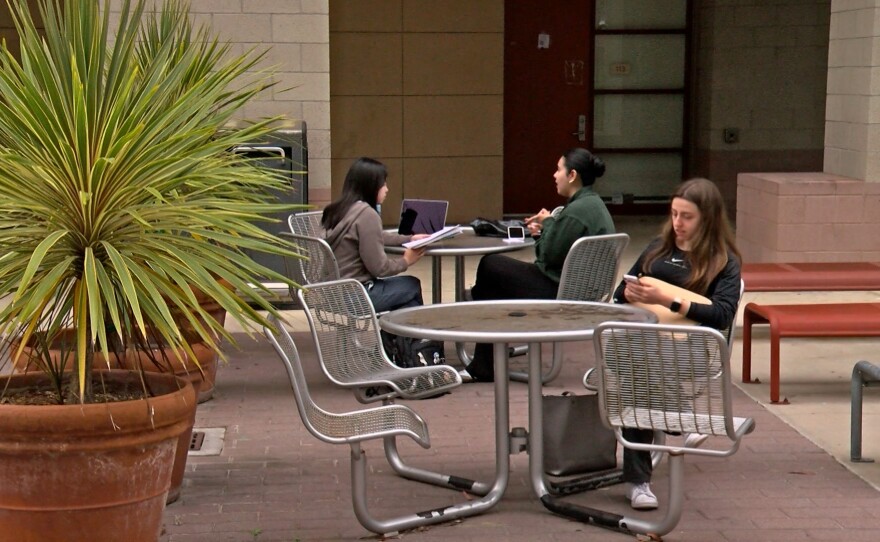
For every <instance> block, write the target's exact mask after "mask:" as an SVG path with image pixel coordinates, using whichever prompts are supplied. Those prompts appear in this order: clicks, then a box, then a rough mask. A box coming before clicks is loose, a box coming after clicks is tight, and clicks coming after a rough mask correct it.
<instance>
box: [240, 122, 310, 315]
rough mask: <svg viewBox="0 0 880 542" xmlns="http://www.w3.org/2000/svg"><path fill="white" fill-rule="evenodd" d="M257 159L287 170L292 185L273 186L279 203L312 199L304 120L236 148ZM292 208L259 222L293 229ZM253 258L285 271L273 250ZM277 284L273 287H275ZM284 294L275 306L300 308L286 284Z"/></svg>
mask: <svg viewBox="0 0 880 542" xmlns="http://www.w3.org/2000/svg"><path fill="white" fill-rule="evenodd" d="M235 152H237V153H242V154H245V155H246V156H248V157H249V158H253V159H255V160H257V161H258V162H259V163H260V164H261V165H263V166H266V167H270V168H277V169H279V170H282V171H283V172H284V175H285V177H286V178H288V179H289V180H290V185H289V187H288V188H286V189H285V190H273V191H272V192H273V193H274V195H275V197H276V199H277V200H278V202H279V203H290V204H307V203H308V202H309V173H308V164H309V147H308V137H307V130H306V123H305V121H295V122H290V123H288V124H286V125H285V126H283V127H281V128H279V129H278V130H275V131H274V132H272V134H271V135H270V136H269V137H267V138H266V139H264V140H261V141H258V142H254V143H248V144H246V145H242V146H240V147H237V148H236V149H235ZM289 214H290V213H289V212H281V213H277V214H275V215H274V216H272V218H275V219H277V220H279V222H269V221H262V222H257V223H256V224H257V225H258V226H259V227H260V228H261V229H263V230H264V231H267V232H269V233H272V234H277V233H279V232H287V231H290V230H289V228H288V226H287V217H288V215H289ZM250 256H251V258H253V259H254V261H256V262H258V263H260V264H262V265H264V266H266V267H268V268H269V269H272V270H274V271H277V272H279V273H281V274H285V273H286V270H285V265H284V258H282V257H280V256H276V255H272V254H265V253H258V252H254V253H251V254H250ZM275 289H276V288H273V290H275ZM277 290H278V293H279V294H281V295H283V296H284V298H285V301H281V302H275V303H273V304H274V305H275V306H276V307H278V308H281V309H285V308H297V307H298V305H297V304H296V303H293V302H292V301H290V300H289V299H288V297H289V293H288V292H287V289H286V288H279V289H277Z"/></svg>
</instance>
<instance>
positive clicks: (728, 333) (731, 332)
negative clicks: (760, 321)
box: [584, 279, 746, 391]
mask: <svg viewBox="0 0 880 542" xmlns="http://www.w3.org/2000/svg"><path fill="white" fill-rule="evenodd" d="M745 291H746V282H745V281H744V280H742V279H740V281H739V299H738V300H737V302H736V307H735V308H734V310H733V320H731V321H730V325H729V326H727V329H725V330H724V331H723V332H722V334H723V335H724V337H725V339H726V340H727V348H728V349H731V348H733V340H734V339H735V338H736V315H737V313H738V312H739V306H740V305H741V304H742V298H743V294H744V293H745ZM598 376H599V374H598V372H597V371H596V368H595V367H592V368H590V369H587V372H586V373H584V387H585V388H587V389H588V390H590V391H596V390H598V389H599V383H598V380H597V378H598Z"/></svg>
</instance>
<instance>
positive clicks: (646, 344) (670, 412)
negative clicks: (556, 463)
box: [542, 322, 755, 535]
mask: <svg viewBox="0 0 880 542" xmlns="http://www.w3.org/2000/svg"><path fill="white" fill-rule="evenodd" d="M593 343H594V346H595V350H596V362H597V364H598V368H599V404H600V407H601V411H602V417H603V422H604V423H605V424H606V425H607V426H609V427H611V428H613V429H614V431H615V434H616V436H617V440H618V442H620V443H621V444H622V445H623V446H624V447H626V448H630V449H633V450H643V451H648V452H663V453H666V454H667V455H668V456H669V476H670V481H669V494H668V499H667V502H668V504H667V509H666V515H665V516H664V517H663V518H662V519H659V520H648V519H644V518H631V517H626V516H621V515H618V514H614V513H611V512H606V511H600V510H595V509H591V508H585V507H580V506H576V505H572V504H570V503H564V502H561V501H560V500H559V499H558V498H556V497H550V496H548V497H546V498H545V499H542V500H543V501H544V504H545V506H547V508H549V509H550V510H553V511H554V512H558V513H561V514H564V515H568V516H575V517H578V518H579V519H581V520H583V521H589V522H592V523H595V524H598V525H600V526H603V527H607V528H611V529H615V530H620V531H623V532H627V533H642V534H654V535H663V534H666V533H668V532H670V531H671V530H672V529H673V528H675V526H676V524H678V521H679V519H680V518H681V511H682V504H683V500H684V498H683V488H682V486H683V482H684V466H683V461H684V455H685V454H696V455H703V456H709V457H728V456H731V455H733V454H734V453H736V451H737V450H738V449H739V445H740V442H741V439H742V437H743V436H744V435H746V434H747V433H749V432H751V431H752V430H753V428H754V426H755V423H754V420H752V419H751V418H741V417H735V416H734V415H733V407H732V399H731V384H730V350H729V348H728V346H727V339H726V338H725V337H724V335H722V334H721V333H720V332H719V331H716V330H714V329H709V328H704V327H698V326H668V325H658V324H634V323H624V322H607V323H605V324H601V325H599V326H598V327H597V328H596V332H595V335H594V337H593ZM624 428H633V429H646V430H651V431H655V432H657V431H662V432H664V433H699V434H703V435H710V436H715V437H720V438H718V439H716V442H720V443H721V446H722V448H721V449H716V448H711V449H709V448H696V447H690V446H688V445H687V444H684V445H668V444H658V443H652V444H641V443H637V442H629V441H627V440H626V439H625V438H624V437H623V433H622V430H623V429H624Z"/></svg>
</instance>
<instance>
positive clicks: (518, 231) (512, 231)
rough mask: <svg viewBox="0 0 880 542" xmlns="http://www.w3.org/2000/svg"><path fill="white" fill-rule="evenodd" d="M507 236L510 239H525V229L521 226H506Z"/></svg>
mask: <svg viewBox="0 0 880 542" xmlns="http://www.w3.org/2000/svg"><path fill="white" fill-rule="evenodd" d="M507 238H508V239H510V240H511V241H525V239H526V229H525V228H523V227H522V226H510V227H508V228H507Z"/></svg>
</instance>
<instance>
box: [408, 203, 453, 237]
mask: <svg viewBox="0 0 880 542" xmlns="http://www.w3.org/2000/svg"><path fill="white" fill-rule="evenodd" d="M448 208H449V202H448V201H443V200H434V199H405V200H403V203H402V204H401V206H400V225H399V226H398V228H397V232H398V233H400V234H401V235H412V234H414V233H428V234H431V233H434V232H437V231H440V230H442V229H443V226H445V225H446V210H447V209H448Z"/></svg>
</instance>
